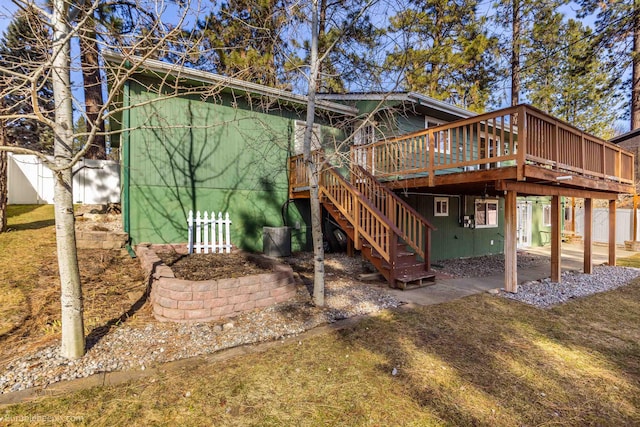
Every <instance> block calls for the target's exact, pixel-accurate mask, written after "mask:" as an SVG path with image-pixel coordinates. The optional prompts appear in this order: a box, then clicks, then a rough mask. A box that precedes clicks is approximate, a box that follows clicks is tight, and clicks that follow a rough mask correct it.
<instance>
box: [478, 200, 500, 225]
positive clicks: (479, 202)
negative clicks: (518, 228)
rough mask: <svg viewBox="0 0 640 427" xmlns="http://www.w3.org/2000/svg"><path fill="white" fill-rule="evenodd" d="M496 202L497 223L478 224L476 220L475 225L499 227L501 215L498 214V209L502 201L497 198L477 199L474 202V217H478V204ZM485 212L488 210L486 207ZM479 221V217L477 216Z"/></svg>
mask: <svg viewBox="0 0 640 427" xmlns="http://www.w3.org/2000/svg"><path fill="white" fill-rule="evenodd" d="M490 203H491V204H495V205H496V223H495V224H478V223H477V222H476V224H475V226H476V228H498V226H499V223H500V221H498V219H499V215H498V211H499V210H500V203H499V202H498V200H497V199H476V201H475V203H474V210H473V214H474V217H476V216H477V215H476V213H477V212H478V208H477V206H478V205H479V204H485V205H486V204H490ZM485 212H486V208H485ZM486 219H487V218H486V217H485V221H486ZM476 221H477V218H476Z"/></svg>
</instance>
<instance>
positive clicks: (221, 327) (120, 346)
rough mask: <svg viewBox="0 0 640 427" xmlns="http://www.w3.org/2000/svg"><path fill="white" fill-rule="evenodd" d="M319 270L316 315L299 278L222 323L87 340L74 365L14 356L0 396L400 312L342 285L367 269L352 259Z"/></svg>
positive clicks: (371, 289)
mask: <svg viewBox="0 0 640 427" xmlns="http://www.w3.org/2000/svg"><path fill="white" fill-rule="evenodd" d="M290 261H291V263H292V264H294V265H296V266H297V268H298V269H299V270H300V271H302V272H304V271H306V270H307V269H308V268H307V267H308V265H309V263H310V262H311V261H312V258H311V257H310V256H304V255H303V256H301V257H299V258H295V259H292V260H290ZM326 267H327V272H326V276H327V281H326V298H325V303H326V307H325V308H323V309H319V308H317V307H314V306H313V305H311V304H310V298H309V291H308V287H307V286H308V285H309V280H308V278H306V276H304V275H302V280H301V281H300V284H299V286H298V293H297V296H296V299H295V300H293V301H291V302H287V303H282V304H279V305H276V306H273V307H270V308H267V309H264V310H257V311H253V312H251V313H247V314H244V315H241V316H238V317H235V318H233V319H230V320H227V321H225V322H216V323H195V324H177V323H160V322H156V321H148V322H146V324H144V325H133V326H129V325H127V324H126V322H125V324H124V325H121V326H118V327H115V328H113V329H112V330H111V331H110V332H109V333H107V334H106V335H105V336H103V337H101V338H99V339H97V340H95V342H91V341H88V342H87V346H88V348H89V350H88V351H87V354H86V355H85V356H84V357H82V358H81V359H78V360H76V361H69V360H66V359H64V358H62V357H60V356H59V353H60V349H59V346H57V345H52V346H48V347H46V348H44V349H41V350H39V351H37V352H36V353H34V354H30V355H28V356H25V357H20V358H18V359H16V360H13V361H11V362H9V363H8V364H7V365H6V368H5V370H4V372H0V394H2V393H7V392H13V391H18V390H23V389H25V388H30V387H42V386H46V385H48V384H52V383H55V382H58V381H64V380H71V379H74V378H82V377H87V376H89V375H92V374H95V373H99V372H111V371H116V370H127V369H145V368H146V367H147V366H150V365H155V364H157V363H162V362H169V361H173V360H178V359H184V358H188V357H193V356H198V355H202V354H208V353H213V352H216V351H219V350H222V349H226V348H232V347H236V346H239V345H243V344H250V343H258V342H263V341H270V340H277V339H280V338H284V337H287V336H295V335H296V334H299V333H301V332H304V331H306V330H309V329H312V328H314V327H316V326H318V325H321V324H326V323H333V322H335V321H336V320H340V319H345V318H349V317H353V316H358V315H363V314H369V313H373V312H376V311H380V310H384V309H387V308H393V307H398V306H400V305H401V302H400V301H398V300H397V299H396V298H394V297H392V296H391V295H389V294H388V293H387V292H386V291H385V289H386V287H385V286H384V285H383V284H380V283H378V284H368V283H363V282H359V281H356V280H353V279H350V278H351V277H354V276H355V275H356V274H358V273H360V272H362V271H366V268H367V266H366V265H363V263H362V261H361V260H360V259H359V258H348V257H346V256H343V255H340V254H330V255H328V257H327V262H326ZM305 285H306V286H305ZM146 309H149V308H148V307H147V308H146Z"/></svg>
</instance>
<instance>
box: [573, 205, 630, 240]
mask: <svg viewBox="0 0 640 427" xmlns="http://www.w3.org/2000/svg"><path fill="white" fill-rule="evenodd" d="M636 215H638V213H637V212H636ZM638 219H639V222H638V224H640V216H638ZM576 233H578V235H580V236H584V208H583V207H578V208H576ZM632 235H633V209H616V244H618V245H624V242H625V241H626V240H634V239H633V237H632ZM591 236H592V240H593V241H594V242H599V243H609V209H607V208H594V209H593V228H592V230H591ZM638 239H640V233H638V236H636V240H638Z"/></svg>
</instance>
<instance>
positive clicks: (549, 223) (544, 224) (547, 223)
mask: <svg viewBox="0 0 640 427" xmlns="http://www.w3.org/2000/svg"><path fill="white" fill-rule="evenodd" d="M546 210H549V221H548V222H547V221H546V220H547V218H546V217H545V213H544V211H546ZM542 226H543V227H551V205H542Z"/></svg>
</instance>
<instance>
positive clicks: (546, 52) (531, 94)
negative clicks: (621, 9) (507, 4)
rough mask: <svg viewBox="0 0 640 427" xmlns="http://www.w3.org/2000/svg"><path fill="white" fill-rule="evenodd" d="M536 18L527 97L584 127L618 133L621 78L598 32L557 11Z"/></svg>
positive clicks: (527, 72)
mask: <svg viewBox="0 0 640 427" xmlns="http://www.w3.org/2000/svg"><path fill="white" fill-rule="evenodd" d="M536 16H537V19H536V20H535V22H536V23H535V24H534V26H533V31H532V33H531V40H530V42H529V52H528V55H527V59H526V62H525V76H526V77H525V88H526V94H527V98H528V99H529V101H530V102H531V104H533V105H534V106H536V107H538V108H540V109H542V110H544V111H547V112H549V113H551V114H553V115H554V116H556V117H558V118H560V119H562V120H565V121H567V122H569V123H571V124H572V125H574V126H577V127H578V128H580V129H583V130H585V131H587V132H590V133H593V134H596V135H599V136H602V137H604V138H608V137H611V136H613V123H614V122H615V119H616V110H617V108H616V105H617V102H618V97H617V92H616V91H615V87H614V86H615V84H614V82H615V76H614V75H613V74H612V73H611V70H610V69H608V68H607V67H606V64H605V61H604V58H603V55H602V54H601V53H600V52H599V50H598V47H597V45H596V43H594V39H595V35H594V33H593V30H592V29H591V28H589V27H584V26H583V25H582V24H581V23H580V22H578V21H576V20H573V19H570V20H568V21H567V22H564V21H563V15H562V14H560V13H558V12H553V11H551V10H546V11H541V12H540V13H539V14H537V15H536Z"/></svg>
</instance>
